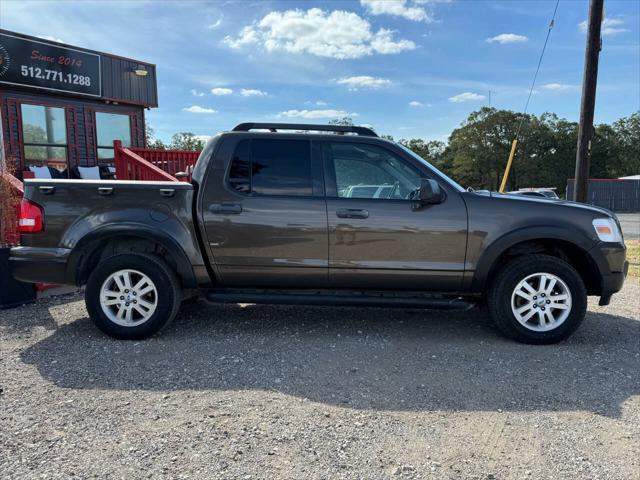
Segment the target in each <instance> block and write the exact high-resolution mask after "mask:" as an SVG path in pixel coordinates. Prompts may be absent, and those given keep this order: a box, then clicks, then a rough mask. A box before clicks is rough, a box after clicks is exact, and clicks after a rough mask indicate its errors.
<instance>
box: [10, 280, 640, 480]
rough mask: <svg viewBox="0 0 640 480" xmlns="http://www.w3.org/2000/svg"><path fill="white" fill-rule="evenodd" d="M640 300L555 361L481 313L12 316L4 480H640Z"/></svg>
mask: <svg viewBox="0 0 640 480" xmlns="http://www.w3.org/2000/svg"><path fill="white" fill-rule="evenodd" d="M639 299H640V286H638V285H637V280H636V284H627V285H626V286H625V288H624V290H623V292H622V293H620V294H618V295H617V296H615V297H614V300H613V303H612V305H611V306H609V307H608V308H599V307H597V305H596V303H595V299H593V300H594V301H592V302H591V303H590V309H589V312H588V314H587V319H586V321H585V324H584V325H583V326H582V328H581V329H580V330H579V331H578V332H577V333H576V334H575V335H574V336H573V337H572V338H571V339H570V340H569V341H567V342H565V343H562V344H559V345H555V346H539V347H535V346H526V345H520V344H517V343H513V342H511V341H509V340H506V339H503V338H502V337H500V336H498V334H497V333H496V331H495V330H494V328H493V327H492V326H491V325H490V323H489V321H488V319H487V315H486V313H485V312H484V311H482V310H471V311H469V312H463V313H447V312H435V313H434V312H425V311H419V310H386V309H355V308H328V307H326V308H325V307H318V308H316V307H314V308H311V307H308V308H306V307H282V306H246V307H244V308H243V307H241V306H235V305H232V306H216V305H212V306H211V305H207V304H206V303H204V302H203V301H197V302H195V303H191V304H188V305H185V306H184V307H183V310H182V313H181V315H180V316H179V318H178V319H177V320H176V321H175V322H174V323H173V324H172V325H171V326H170V327H169V328H168V329H167V330H166V331H165V333H164V335H162V336H159V337H156V338H154V339H151V340H148V341H143V342H119V341H114V340H111V339H109V338H107V337H105V336H104V335H102V334H101V333H100V332H98V331H97V330H96V329H95V328H94V327H93V325H92V324H91V323H90V321H89V320H88V319H87V313H86V310H85V308H84V304H83V303H82V301H81V296H80V295H79V294H70V295H65V296H61V297H56V298H52V299H47V300H44V301H41V302H40V303H38V304H37V305H31V306H26V307H22V308H17V309H13V310H6V311H0V341H1V345H0V348H1V352H2V355H1V358H0V382H1V387H2V389H3V391H2V393H1V394H0V425H1V427H0V472H2V473H1V476H2V477H3V478H69V477H72V476H75V477H77V478H94V477H95V478H97V477H100V478H127V479H132V478H225V479H235V478H239V479H272V478H283V479H304V478H327V479H329V478H331V479H333V478H433V479H460V478H465V479H466V478H471V479H512V478H513V479H523V478H524V479H526V478H531V479H547V478H548V479H557V478H568V479H573V478H581V479H594V478H598V479H608V478H610V479H616V480H618V479H638V478H640V318H639V317H640V313H639V312H640V304H639Z"/></svg>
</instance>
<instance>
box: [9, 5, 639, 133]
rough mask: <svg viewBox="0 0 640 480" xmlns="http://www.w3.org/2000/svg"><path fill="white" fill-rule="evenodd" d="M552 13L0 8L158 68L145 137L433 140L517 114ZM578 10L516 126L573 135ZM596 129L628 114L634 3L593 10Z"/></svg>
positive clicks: (566, 13) (33, 25)
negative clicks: (255, 132) (598, 48)
mask: <svg viewBox="0 0 640 480" xmlns="http://www.w3.org/2000/svg"><path fill="white" fill-rule="evenodd" d="M555 4H556V1H555V0H535V1H526V0H333V1H294V0H287V1H268V0H265V1H239V0H238V1H209V2H204V1H197V2H195V1H194V2H191V1H124V0H118V1H79V2H76V1H46V2H41V1H31V0H0V27H1V28H5V29H8V30H13V31H17V32H21V33H26V34H31V35H37V36H41V37H43V38H49V39H55V40H57V41H62V42H64V43H69V44H72V45H76V46H80V47H86V48H90V49H95V50H100V51H105V52H109V53H114V54H117V55H121V56H126V57H132V58H135V59H138V60H141V61H146V62H150V63H154V64H155V65H156V66H157V75H158V94H159V104H160V106H159V108H154V109H151V110H150V111H148V112H147V121H148V123H149V124H150V125H151V126H152V128H153V129H154V131H155V134H156V136H157V137H159V138H161V139H163V140H165V141H166V140H169V139H170V137H171V135H172V134H174V133H176V132H185V131H188V132H193V133H195V134H196V135H202V136H208V135H212V134H215V133H217V132H219V131H224V130H229V129H231V128H233V126H234V125H236V124H237V123H240V122H248V121H258V122H259V121H263V122H296V123H326V122H328V121H330V120H331V119H334V118H340V117H343V116H349V117H351V118H352V119H353V120H354V122H355V123H356V124H361V125H370V126H373V127H374V128H375V129H376V130H377V131H378V132H379V133H383V134H389V135H393V136H394V137H395V138H424V139H428V140H432V139H435V140H443V141H445V140H446V139H447V137H448V136H449V134H450V133H451V131H452V130H453V129H455V128H456V127H458V126H459V125H460V124H461V123H462V122H463V121H464V120H465V119H466V118H467V116H468V115H469V113H470V112H472V111H474V110H477V109H479V108H480V107H482V106H485V105H491V106H492V107H496V108H504V109H510V110H515V111H522V109H523V108H524V105H525V102H526V99H527V96H528V93H529V89H530V86H531V82H532V79H533V74H534V72H535V67H536V64H537V62H538V57H539V55H540V51H541V49H542V45H543V43H544V39H545V36H546V34H547V31H548V27H549V21H550V19H551V16H552V14H553V10H554V7H555ZM587 12H588V0H560V4H559V7H558V12H557V16H556V21H555V26H554V28H553V29H552V31H551V36H550V39H549V44H548V47H547V51H546V54H545V57H544V59H543V62H542V66H541V70H540V74H539V76H538V79H537V83H536V86H535V89H534V93H533V95H532V97H531V103H530V106H529V112H530V113H534V114H541V113H543V112H555V113H556V114H558V115H559V116H560V117H564V118H567V119H569V120H573V121H577V120H578V117H579V114H580V94H581V90H580V89H581V87H580V85H581V82H582V75H583V64H584V48H585V24H584V23H583V22H585V20H586V17H587ZM605 17H606V18H605V21H604V23H603V48H602V52H601V56H600V71H599V80H598V93H597V101H596V118H595V121H596V123H610V122H613V121H615V120H616V119H618V118H620V117H622V116H627V115H630V114H631V113H633V112H635V111H638V110H640V1H638V0H606V1H605Z"/></svg>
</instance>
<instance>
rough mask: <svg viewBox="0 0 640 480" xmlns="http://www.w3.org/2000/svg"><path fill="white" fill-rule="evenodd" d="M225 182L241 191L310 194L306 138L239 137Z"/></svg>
mask: <svg viewBox="0 0 640 480" xmlns="http://www.w3.org/2000/svg"><path fill="white" fill-rule="evenodd" d="M229 184H230V185H231V187H232V188H234V189H235V190H236V191H238V192H242V193H253V194H256V195H295V196H311V195H312V193H313V187H312V179H311V149H310V143H309V141H307V140H276V139H274V140H271V139H268V140H261V139H256V140H253V141H252V142H249V140H243V141H241V142H240V143H239V144H238V145H237V147H236V151H235V152H234V155H233V159H232V162H231V166H230V169H229Z"/></svg>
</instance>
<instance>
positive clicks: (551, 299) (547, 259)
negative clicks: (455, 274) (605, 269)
mask: <svg viewBox="0 0 640 480" xmlns="http://www.w3.org/2000/svg"><path fill="white" fill-rule="evenodd" d="M487 303H488V306H489V311H490V313H491V316H492V317H493V320H494V322H495V323H496V325H497V327H498V329H500V331H501V332H502V333H504V334H505V335H506V336H508V337H510V338H513V339H514V340H517V341H519V342H523V343H532V344H551V343H557V342H560V341H562V340H564V339H566V338H567V337H569V336H570V335H571V334H572V333H573V332H574V331H575V330H576V329H577V328H578V327H579V326H580V324H581V323H582V321H583V320H584V316H585V313H586V309H587V291H586V289H585V286H584V283H583V281H582V278H580V275H579V274H578V272H576V270H575V269H574V268H573V267H572V266H571V265H569V264H568V263H567V262H565V261H563V260H561V259H559V258H556V257H552V256H549V255H527V256H523V257H518V258H515V259H513V260H511V261H510V262H509V263H508V264H507V265H506V266H505V267H504V268H503V269H502V270H500V272H499V273H498V274H497V276H496V278H495V280H494V282H493V284H492V285H491V288H490V289H489V292H488V295H487Z"/></svg>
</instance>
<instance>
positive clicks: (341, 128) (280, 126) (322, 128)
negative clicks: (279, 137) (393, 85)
mask: <svg viewBox="0 0 640 480" xmlns="http://www.w3.org/2000/svg"><path fill="white" fill-rule="evenodd" d="M250 130H270V131H271V132H277V131H278V130H305V131H316V132H336V133H355V134H356V135H362V136H365V137H377V136H378V135H377V134H376V132H374V131H373V130H371V129H370V128H367V127H356V126H352V125H313V124H308V123H256V122H248V123H240V124H238V125H236V126H235V127H233V130H232V131H233V132H248V131H250Z"/></svg>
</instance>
